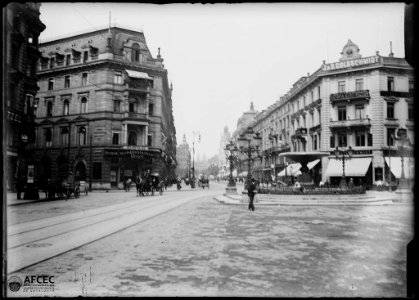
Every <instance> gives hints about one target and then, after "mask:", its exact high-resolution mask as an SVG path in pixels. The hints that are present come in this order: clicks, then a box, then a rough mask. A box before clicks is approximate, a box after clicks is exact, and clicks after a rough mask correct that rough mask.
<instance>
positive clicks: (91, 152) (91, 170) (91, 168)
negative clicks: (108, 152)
mask: <svg viewBox="0 0 419 300" xmlns="http://www.w3.org/2000/svg"><path fill="white" fill-rule="evenodd" d="M92 138H93V136H92V133H90V167H89V169H90V180H89V191H92V177H93V162H92V157H93V147H92Z"/></svg>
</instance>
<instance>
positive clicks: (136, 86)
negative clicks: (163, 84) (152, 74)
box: [128, 83, 150, 93]
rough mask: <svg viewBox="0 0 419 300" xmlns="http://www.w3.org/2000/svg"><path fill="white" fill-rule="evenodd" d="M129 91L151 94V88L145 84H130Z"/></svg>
mask: <svg viewBox="0 0 419 300" xmlns="http://www.w3.org/2000/svg"><path fill="white" fill-rule="evenodd" d="M128 91H131V92H142V93H148V92H150V87H149V86H147V85H143V84H132V83H130V84H128Z"/></svg>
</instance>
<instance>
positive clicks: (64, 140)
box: [44, 126, 153, 148]
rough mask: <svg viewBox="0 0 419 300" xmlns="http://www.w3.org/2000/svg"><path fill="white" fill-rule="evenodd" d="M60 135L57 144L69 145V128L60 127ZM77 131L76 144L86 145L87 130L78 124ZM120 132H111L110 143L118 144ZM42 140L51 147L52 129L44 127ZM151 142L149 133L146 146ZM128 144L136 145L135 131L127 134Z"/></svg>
mask: <svg viewBox="0 0 419 300" xmlns="http://www.w3.org/2000/svg"><path fill="white" fill-rule="evenodd" d="M59 130H60V136H59V140H58V143H59V144H58V146H61V147H67V146H69V136H70V130H69V128H68V127H60V129H59ZM76 133H77V141H76V144H77V145H78V146H86V145H87V130H86V127H85V126H78V127H77V129H76ZM120 135H121V134H120V133H117V132H114V133H113V134H112V145H119V144H120ZM44 142H45V147H47V148H50V147H52V144H53V143H52V129H51V128H45V129H44ZM152 143H153V136H152V135H151V134H149V135H148V136H147V146H152ZM128 145H130V146H137V145H138V136H137V133H136V132H135V131H131V132H130V133H129V135H128Z"/></svg>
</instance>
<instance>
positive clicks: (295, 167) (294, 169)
mask: <svg viewBox="0 0 419 300" xmlns="http://www.w3.org/2000/svg"><path fill="white" fill-rule="evenodd" d="M319 161H320V159H316V160H313V161H311V162H309V163H308V164H307V168H308V169H309V170H311V169H313V168H314V167H315V166H316V165H317V164H318V163H319ZM300 169H301V164H300V163H295V164H291V165H289V166H288V168H287V176H291V175H292V176H298V175H301V171H300ZM278 176H285V169H284V170H282V171H281V172H279V173H278Z"/></svg>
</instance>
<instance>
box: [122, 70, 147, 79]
mask: <svg viewBox="0 0 419 300" xmlns="http://www.w3.org/2000/svg"><path fill="white" fill-rule="evenodd" d="M125 71H126V72H127V73H128V76H129V77H132V78H142V79H150V80H152V79H153V77H150V76H148V74H147V73H144V72H138V71H133V70H125Z"/></svg>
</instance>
